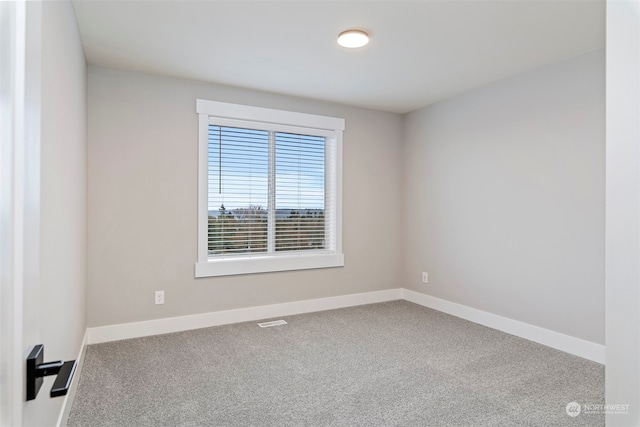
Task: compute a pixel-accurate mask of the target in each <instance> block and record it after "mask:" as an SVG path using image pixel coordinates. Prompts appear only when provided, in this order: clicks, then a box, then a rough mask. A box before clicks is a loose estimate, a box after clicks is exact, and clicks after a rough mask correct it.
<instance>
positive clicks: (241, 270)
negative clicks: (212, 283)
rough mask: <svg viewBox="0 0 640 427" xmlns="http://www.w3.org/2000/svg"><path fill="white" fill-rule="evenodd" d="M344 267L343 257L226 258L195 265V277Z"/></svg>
mask: <svg viewBox="0 0 640 427" xmlns="http://www.w3.org/2000/svg"><path fill="white" fill-rule="evenodd" d="M332 267H344V255H342V254H340V255H292V256H265V257H264V258H226V259H218V260H210V261H207V262H198V263H196V277H218V276H234V275H240V274H254V273H270V272H276V271H292V270H309V269H314V268H332Z"/></svg>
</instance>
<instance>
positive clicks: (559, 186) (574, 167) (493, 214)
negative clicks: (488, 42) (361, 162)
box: [402, 50, 605, 344]
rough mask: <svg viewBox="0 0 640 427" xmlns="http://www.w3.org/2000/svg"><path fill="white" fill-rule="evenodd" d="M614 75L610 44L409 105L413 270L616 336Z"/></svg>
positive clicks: (407, 235) (538, 318)
mask: <svg viewBox="0 0 640 427" xmlns="http://www.w3.org/2000/svg"><path fill="white" fill-rule="evenodd" d="M604 88H605V76H604V52H603V50H598V51H594V52H591V53H588V54H585V55H581V56H578V57H575V58H572V59H569V60H566V61H564V62H561V63H557V64H553V65H549V66H545V67H543V68H540V69H536V70H532V71H529V72H526V73H524V74H521V75H518V76H515V77H512V78H509V79H506V80H503V81H500V82H497V83H495V84H492V85H489V86H485V87H483V88H480V89H478V90H475V91H472V92H468V93H466V94H463V95H461V96H458V97H455V98H452V99H450V100H447V101H443V102H440V103H437V104H434V105H432V106H429V107H427V108H424V109H422V110H418V111H416V112H413V113H410V114H408V115H407V116H406V117H405V122H404V124H405V128H404V132H405V136H404V147H403V162H404V166H405V169H404V178H403V179H404V181H403V185H404V189H405V193H404V201H403V213H404V216H405V217H404V219H403V224H404V239H405V240H404V262H403V265H402V271H403V279H402V284H403V285H404V286H405V287H407V288H409V289H413V290H416V291H419V292H423V293H426V294H429V295H433V296H436V297H439V298H443V299H445V300H449V301H452V302H456V303H459V304H463V305H466V306H469V307H473V308H477V309H480V310H484V311H488V312H490V313H494V314H498V315H501V316H505V317H508V318H511V319H515V320H519V321H522V322H526V323H529V324H532V325H536V326H540V327H543V328H546V329H550V330H553V331H557V332H560V333H563V334H567V335H571V336H574V337H578V338H582V339H585V340H588V341H592V342H594V343H598V344H603V343H604V152H605V130H604V117H605V104H604V99H605V93H604ZM422 271H427V272H429V284H427V285H423V284H422V283H421V282H420V279H421V272H422Z"/></svg>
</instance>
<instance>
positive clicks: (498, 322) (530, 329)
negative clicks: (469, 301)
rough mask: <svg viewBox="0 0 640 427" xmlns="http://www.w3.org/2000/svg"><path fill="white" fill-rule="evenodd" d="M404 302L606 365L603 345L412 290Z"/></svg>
mask: <svg viewBox="0 0 640 427" xmlns="http://www.w3.org/2000/svg"><path fill="white" fill-rule="evenodd" d="M402 299H405V300H407V301H411V302H413V303H416V304H419V305H422V306H424V307H428V308H432V309H434V310H438V311H442V312H443V313H447V314H451V315H453V316H456V317H460V318H462V319H465V320H469V321H471V322H474V323H478V324H480V325H483V326H487V327H489V328H492V329H497V330H499V331H502V332H506V333H508V334H511V335H516V336H518V337H520V338H525V339H527V340H529V341H534V342H537V343H539V344H543V345H546V346H548V347H552V348H555V349H557V350H561V351H564V352H566V353H569V354H573V355H575V356H579V357H583V358H585V359H588V360H592V361H594V362H598V363H602V364H604V363H605V346H604V345H601V344H596V343H593V342H590V341H586V340H583V339H580V338H576V337H572V336H569V335H565V334H561V333H559V332H554V331H551V330H549V329H544V328H541V327H538V326H533V325H530V324H528V323H524V322H520V321H518V320H513V319H509V318H507V317H502V316H498V315H497V314H492V313H488V312H486V311H482V310H478V309H475V308H471V307H468V306H466V305H461V304H457V303H454V302H451V301H447V300H444V299H441V298H436V297H433V296H431V295H427V294H423V293H420V292H415V291H412V290H409V289H404V288H403V289H402Z"/></svg>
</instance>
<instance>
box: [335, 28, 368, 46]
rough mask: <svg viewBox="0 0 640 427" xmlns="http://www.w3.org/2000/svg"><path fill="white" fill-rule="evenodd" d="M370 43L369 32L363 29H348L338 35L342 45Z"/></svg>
mask: <svg viewBox="0 0 640 427" xmlns="http://www.w3.org/2000/svg"><path fill="white" fill-rule="evenodd" d="M367 43H369V34H367V33H365V32H364V31H361V30H347V31H343V32H341V33H340V34H339V35H338V44H339V45H340V46H342V47H348V48H351V49H353V48H356V47H362V46H364V45H366V44H367Z"/></svg>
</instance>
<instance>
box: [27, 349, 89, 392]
mask: <svg viewBox="0 0 640 427" xmlns="http://www.w3.org/2000/svg"><path fill="white" fill-rule="evenodd" d="M43 360H44V346H43V345H42V344H38V345H36V346H35V347H33V350H31V353H29V356H27V400H33V399H35V398H36V396H37V395H38V391H40V387H42V383H43V381H44V380H43V378H44V377H46V376H49V375H57V377H56V380H55V381H54V383H53V388H52V389H51V397H56V396H64V395H65V394H67V392H68V391H69V387H70V386H71V379H72V378H73V374H74V372H75V371H76V364H77V362H76V361H75V360H70V361H68V362H63V361H62V360H57V361H55V362H47V363H42V361H43Z"/></svg>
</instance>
